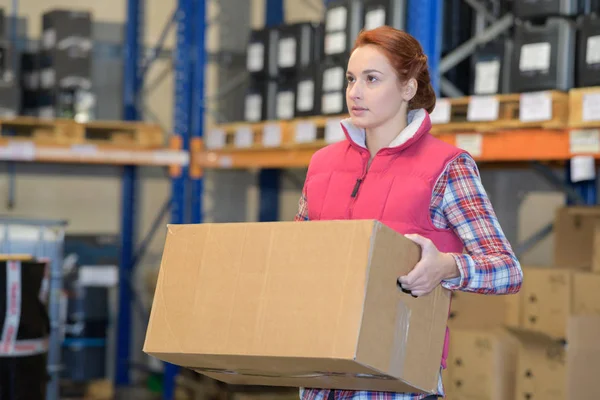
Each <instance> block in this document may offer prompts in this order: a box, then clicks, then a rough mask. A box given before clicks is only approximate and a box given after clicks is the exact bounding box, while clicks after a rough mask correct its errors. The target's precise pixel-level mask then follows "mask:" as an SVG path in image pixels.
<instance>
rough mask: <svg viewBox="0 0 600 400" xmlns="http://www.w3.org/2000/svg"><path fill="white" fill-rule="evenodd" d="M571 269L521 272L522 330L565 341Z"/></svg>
mask: <svg viewBox="0 0 600 400" xmlns="http://www.w3.org/2000/svg"><path fill="white" fill-rule="evenodd" d="M572 275H573V271H572V270H566V269H554V268H541V267H540V268H533V267H529V268H527V269H526V270H525V271H524V278H523V282H524V283H523V287H522V289H521V290H522V293H523V295H522V297H521V299H522V301H523V302H524V303H523V310H524V312H523V320H522V321H523V328H524V329H526V330H529V331H533V332H540V333H545V334H547V335H549V336H551V337H555V338H565V337H566V329H567V319H568V317H569V315H570V314H571V295H572Z"/></svg>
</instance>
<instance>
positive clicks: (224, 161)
mask: <svg viewBox="0 0 600 400" xmlns="http://www.w3.org/2000/svg"><path fill="white" fill-rule="evenodd" d="M217 164H218V165H219V167H221V168H231V167H232V166H233V160H232V159H231V157H230V156H221V157H219V159H218V160H217Z"/></svg>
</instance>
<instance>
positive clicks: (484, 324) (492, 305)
mask: <svg viewBox="0 0 600 400" xmlns="http://www.w3.org/2000/svg"><path fill="white" fill-rule="evenodd" d="M513 297H516V296H515V295H509V296H494V295H485V296H483V295H481V294H478V293H468V292H458V291H457V292H453V293H452V303H451V305H450V309H451V312H450V317H449V319H448V326H449V327H450V330H451V331H454V330H455V329H495V328H498V327H501V326H504V324H505V322H506V320H507V318H508V314H509V301H510V299H509V298H513Z"/></svg>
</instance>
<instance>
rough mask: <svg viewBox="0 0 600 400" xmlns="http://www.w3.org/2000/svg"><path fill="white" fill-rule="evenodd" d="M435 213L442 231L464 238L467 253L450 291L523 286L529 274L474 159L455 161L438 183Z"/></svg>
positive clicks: (457, 256)
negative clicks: (524, 278) (524, 268)
mask: <svg viewBox="0 0 600 400" xmlns="http://www.w3.org/2000/svg"><path fill="white" fill-rule="evenodd" d="M431 205H432V207H431V215H432V219H433V223H434V225H436V226H437V227H438V228H442V229H445V228H450V229H452V230H453V231H454V232H456V234H457V235H458V236H459V237H460V238H461V240H462V241H463V243H464V245H465V250H466V252H465V253H461V254H452V255H453V257H454V259H455V260H456V264H457V265H458V269H459V270H460V275H461V276H460V278H456V279H453V280H448V281H444V282H442V285H443V286H444V287H446V288H447V289H450V290H462V291H467V292H476V293H482V294H511V293H516V292H518V291H519V290H520V288H521V282H522V280H523V272H522V270H521V266H520V264H519V261H518V260H517V258H516V256H515V254H514V252H513V250H512V248H511V245H510V243H509V242H508V240H507V239H506V237H505V235H504V232H503V231H502V228H501V227H500V223H499V222H498V219H497V217H496V214H495V212H494V210H493V208H492V204H491V202H490V200H489V198H488V196H487V194H486V191H485V189H484V187H483V185H482V183H481V179H480V176H479V171H478V169H477V164H476V163H475V161H474V160H473V159H472V158H471V157H470V156H468V155H462V156H460V157H458V158H457V159H456V160H454V161H453V162H452V163H451V164H450V165H449V166H448V168H447V170H446V173H444V174H443V175H442V176H441V177H440V179H439V180H438V182H437V184H436V186H435V189H434V192H433V198H432V204H431Z"/></svg>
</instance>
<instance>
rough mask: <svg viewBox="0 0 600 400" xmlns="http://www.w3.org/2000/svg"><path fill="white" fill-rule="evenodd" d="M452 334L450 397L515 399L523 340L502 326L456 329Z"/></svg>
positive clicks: (446, 376)
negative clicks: (520, 346)
mask: <svg viewBox="0 0 600 400" xmlns="http://www.w3.org/2000/svg"><path fill="white" fill-rule="evenodd" d="M450 336H451V340H450V352H449V357H448V368H447V373H446V375H445V378H446V379H445V381H444V386H445V388H446V393H447V395H448V398H450V399H461V400H484V399H485V400H514V396H515V381H516V373H515V370H516V369H517V359H518V358H517V355H518V349H519V341H518V340H517V339H516V338H515V337H514V336H513V335H511V334H509V333H508V332H507V331H505V330H503V329H500V328H497V329H490V330H471V329H452V330H451V333H450Z"/></svg>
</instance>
